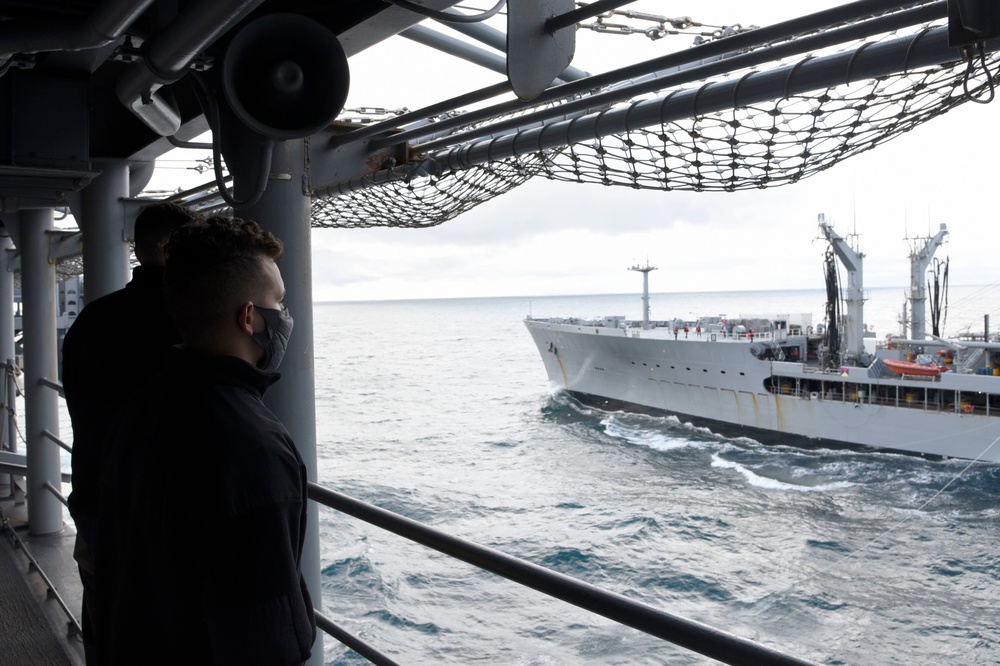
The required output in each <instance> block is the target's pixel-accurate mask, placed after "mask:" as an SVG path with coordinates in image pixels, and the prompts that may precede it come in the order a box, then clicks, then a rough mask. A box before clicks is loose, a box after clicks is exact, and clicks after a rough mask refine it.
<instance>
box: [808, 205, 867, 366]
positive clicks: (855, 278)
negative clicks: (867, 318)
mask: <svg viewBox="0 0 1000 666" xmlns="http://www.w3.org/2000/svg"><path fill="white" fill-rule="evenodd" d="M819 230H820V233H821V234H823V236H824V237H826V239H827V240H828V241H829V242H830V247H831V248H833V252H834V254H836V255H837V258H838V259H839V260H840V263H841V264H843V266H844V269H845V270H847V289H846V291H847V298H846V299H845V300H846V301H847V314H846V316H845V322H844V336H845V337H846V338H847V345H846V350H845V351H846V352H847V355H848V356H850V357H853V358H860V357H861V356H862V355H863V354H864V351H865V342H864V308H865V299H864V292H863V278H864V275H863V261H864V257H865V255H864V254H862V253H861V252H858V251H857V250H855V249H854V248H852V247H851V246H850V244H849V243H848V242H847V240H845V239H844V238H842V237H841V236H840V235H839V234H837V232H835V231H834V230H833V227H831V226H830V224H829V223H827V221H826V216H825V215H823V214H822V213H820V214H819Z"/></svg>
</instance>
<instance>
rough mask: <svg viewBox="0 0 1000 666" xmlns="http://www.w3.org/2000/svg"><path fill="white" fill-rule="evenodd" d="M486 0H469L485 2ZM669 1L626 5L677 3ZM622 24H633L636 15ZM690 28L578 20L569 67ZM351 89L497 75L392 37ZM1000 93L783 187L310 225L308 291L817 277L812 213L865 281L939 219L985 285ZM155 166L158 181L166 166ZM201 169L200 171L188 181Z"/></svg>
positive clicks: (472, 291) (966, 270) (737, 285)
mask: <svg viewBox="0 0 1000 666" xmlns="http://www.w3.org/2000/svg"><path fill="white" fill-rule="evenodd" d="M688 4H689V5H690V7H689V8H688V10H687V11H685V12H683V14H684V15H688V16H691V17H692V18H693V19H695V20H696V21H700V22H702V23H705V24H713V25H722V24H732V23H740V24H742V25H750V24H756V25H768V24H770V23H772V22H774V21H777V20H780V19H782V18H790V17H791V16H793V15H794V14H793V12H794V13H798V14H802V13H807V12H810V11H815V10H818V9H821V8H823V7H826V6H830V5H831V4H834V3H831V2H819V1H814V2H808V1H803V0H800V1H791V0H772V1H771V2H764V3H746V2H722V1H717V2H711V1H710V0H706V1H704V2H701V3H688ZM492 5H493V0H489V1H488V2H478V6H481V7H483V6H492ZM679 5H681V3H663V2H657V1H655V0H640V1H639V2H636V3H634V4H632V5H630V6H629V8H630V9H633V10H637V11H648V12H650V13H661V14H662V13H663V11H664V10H665V9H666V8H667V6H669V7H670V8H672V9H673V10H674V12H675V14H673V15H680V14H681V10H679V9H677V6H679ZM629 23H631V24H632V25H635V26H640V25H643V24H641V23H639V22H635V21H631V22H629ZM690 43H691V38H690V37H670V38H667V39H664V40H660V41H657V42H652V41H650V40H648V39H646V38H645V37H640V36H638V35H632V36H620V35H607V34H602V35H598V34H595V33H592V32H589V31H580V32H578V38H577V50H576V57H575V59H574V61H573V64H574V66H576V67H579V68H581V69H584V70H587V71H590V72H595V73H596V72H600V71H605V70H607V69H611V68H614V67H616V66H621V65H623V64H628V63H631V62H639V61H641V60H645V59H648V58H651V57H655V56H657V55H662V54H664V53H666V52H669V51H671V50H676V49H679V48H685V47H687V46H688V45H689V44H690ZM351 76H352V81H351V95H350V97H349V99H348V103H347V106H348V108H351V107H355V106H369V107H385V108H399V107H408V108H410V109H416V108H420V107H421V106H423V105H425V104H427V103H430V102H432V101H437V100H439V99H442V98H446V97H448V96H451V95H454V94H458V93H462V92H467V91H469V90H472V89H476V88H479V87H482V86H484V85H488V84H491V83H495V82H497V81H499V80H500V77H499V75H497V74H494V73H492V72H487V71H483V70H481V69H478V68H476V67H474V66H472V65H469V64H466V63H463V62H460V61H457V60H455V59H454V58H451V57H447V56H441V55H440V54H437V53H436V52H434V51H433V50H431V49H428V48H427V47H424V46H420V45H417V44H414V43H412V42H410V41H408V40H405V39H402V38H396V39H394V40H391V41H390V42H389V43H385V44H382V45H380V46H378V47H376V48H374V49H371V50H370V51H368V52H365V53H363V54H360V55H358V56H356V57H354V58H352V59H351ZM998 120H1000V101H998V102H994V103H993V104H991V105H979V104H973V103H968V104H965V105H963V106H962V107H960V108H959V109H957V110H955V111H952V112H951V113H949V114H947V115H946V116H944V117H943V118H938V119H935V120H933V121H931V122H929V123H927V124H925V125H924V126H921V127H919V128H917V129H916V130H914V131H912V132H909V133H908V134H906V135H904V136H902V137H899V138H897V139H895V140H893V141H891V142H890V143H888V144H886V145H884V146H881V147H879V148H876V149H875V150H874V151H870V152H868V153H866V154H863V155H860V156H857V157H854V158H851V159H849V160H846V161H845V162H843V163H841V164H839V165H837V166H834V167H833V168H832V169H830V170H828V171H826V172H824V173H821V174H819V175H816V176H813V177H811V178H809V179H806V180H804V181H802V182H800V183H797V184H795V185H790V186H783V187H777V188H773V189H767V190H755V191H750V192H736V193H690V192H648V191H635V190H631V189H629V188H623V187H605V186H601V185H593V184H584V185H578V184H568V183H559V182H553V181H548V180H544V179H540V178H536V179H534V180H532V181H529V182H528V183H526V184H525V185H522V186H521V187H519V188H516V189H515V190H513V191H511V192H509V193H508V194H506V195H503V196H500V197H497V198H495V199H493V200H492V201H490V202H488V203H485V204H483V205H481V206H479V207H477V208H475V209H473V210H472V211H470V212H468V213H466V214H464V215H462V216H460V217H458V218H456V219H455V220H452V221H449V222H446V223H444V224H443V225H441V226H439V227H435V228H430V229H317V230H314V232H313V248H314V255H313V270H314V287H313V291H314V296H315V299H316V300H318V301H319V300H381V299H396V298H445V297H467V296H540V295H558V294H597V293H630V292H636V291H639V290H640V289H641V277H640V276H638V275H637V274H635V273H632V272H629V271H627V270H626V267H627V266H631V265H633V264H635V263H637V262H638V263H644V262H646V261H647V260H648V261H649V262H650V263H651V264H652V265H654V266H657V267H659V269H660V270H658V271H656V272H655V273H653V274H652V275H651V280H650V281H651V285H650V288H651V290H652V291H654V292H686V291H731V290H756V289H788V288H822V286H823V285H822V277H821V270H820V262H821V259H822V256H823V251H824V245H823V244H822V243H820V242H818V241H817V240H816V238H817V235H818V233H817V226H816V217H817V214H819V213H824V214H825V215H826V217H827V219H828V220H829V219H831V218H832V220H833V224H834V228H835V229H836V230H837V231H838V232H839V233H840V234H841V235H847V234H849V233H853V232H857V233H859V234H860V235H861V243H862V249H863V251H864V252H865V254H866V260H865V286H867V287H889V286H900V287H902V286H905V285H906V284H907V282H908V279H909V261H908V254H909V245H908V243H907V242H906V240H905V239H906V238H912V237H915V236H922V235H927V234H929V233H935V232H936V231H937V229H938V228H939V226H940V225H941V224H947V225H948V229H949V231H950V235H949V237H948V240H947V242H946V244H945V245H944V247H943V248H942V249H941V250H939V251H938V254H937V255H936V256H937V257H939V258H944V257H946V256H948V257H951V258H952V259H953V261H952V262H951V268H950V272H951V282H952V284H966V285H973V284H994V283H996V282H998V280H1000V275H998V271H997V269H996V266H997V257H998V255H1000V233H998V232H997V231H996V228H995V227H996V225H997V221H998V216H1000V213H998V207H997V204H996V198H995V191H996V189H997V184H996V183H997V178H996V157H995V156H996V155H997V149H998V148H1000V139H998V134H1000V133H998V132H997V129H996V128H997V124H998ZM178 173H180V172H177V171H167V170H164V171H163V172H161V173H160V174H159V175H158V176H157V180H156V181H154V185H158V186H162V185H164V184H165V183H167V181H168V180H171V181H173V180H176V181H177V183H178V186H190V185H188V184H187V183H188V182H190V180H188V181H186V182H182V181H180V180H179V179H177V174H178ZM204 180H208V178H207V177H202V178H200V179H199V180H198V181H197V182H202V181H204Z"/></svg>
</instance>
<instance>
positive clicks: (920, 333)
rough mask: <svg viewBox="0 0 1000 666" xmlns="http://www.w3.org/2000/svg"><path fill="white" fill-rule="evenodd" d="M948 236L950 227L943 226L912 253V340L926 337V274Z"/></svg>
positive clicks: (920, 339)
mask: <svg viewBox="0 0 1000 666" xmlns="http://www.w3.org/2000/svg"><path fill="white" fill-rule="evenodd" d="M947 235H948V226H947V225H946V224H942V225H941V229H940V231H938V232H937V233H936V234H934V236H933V237H929V238H924V239H917V240H923V241H925V242H924V245H923V247H921V248H919V249H916V250H914V249H912V248H911V251H910V339H911V340H917V341H918V342H919V341H922V340H924V338H925V337H926V334H927V332H926V325H927V315H926V304H927V290H926V289H924V274H925V273H926V272H927V269H928V267H929V266H930V264H931V259H932V258H933V257H934V253H935V252H936V251H937V249H938V248H939V247H941V244H942V243H943V242H944V237H945V236H947Z"/></svg>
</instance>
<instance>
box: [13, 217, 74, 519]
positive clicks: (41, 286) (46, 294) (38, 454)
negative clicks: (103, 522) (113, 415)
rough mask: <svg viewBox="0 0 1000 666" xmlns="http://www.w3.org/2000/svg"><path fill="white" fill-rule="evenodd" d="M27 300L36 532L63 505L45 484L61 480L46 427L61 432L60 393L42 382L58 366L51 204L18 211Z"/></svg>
mask: <svg viewBox="0 0 1000 666" xmlns="http://www.w3.org/2000/svg"><path fill="white" fill-rule="evenodd" d="M18 222H19V232H20V233H19V240H18V242H19V243H20V246H21V248H20V249H21V284H22V294H23V301H24V316H23V318H22V324H23V328H24V391H25V396H24V416H25V439H26V440H27V445H26V454H27V461H28V478H27V482H28V528H29V530H30V532H31V533H32V534H52V533H55V532H59V531H61V530H62V529H63V513H62V510H63V506H62V504H61V503H60V502H59V500H58V499H57V498H56V497H55V496H54V495H53V494H52V493H51V492H49V491H48V490H47V489H46V484H51V486H52V487H54V488H56V489H59V488H61V484H62V476H61V473H60V461H59V447H58V446H56V445H55V444H54V443H53V442H52V441H51V440H49V439H48V438H46V437H45V436H44V435H43V434H42V433H43V431H45V430H48V431H49V432H52V433H58V432H59V396H58V395H57V394H56V392H55V391H52V390H50V389H48V388H46V387H44V386H42V384H41V383H40V380H41V379H42V378H43V377H55V376H57V374H58V372H59V367H58V360H57V359H58V351H57V350H58V343H57V342H56V271H55V263H54V261H53V259H52V255H51V252H50V248H49V232H50V231H52V229H53V228H54V222H53V215H52V209H51V208H49V209H40V210H25V211H21V212H20V213H18Z"/></svg>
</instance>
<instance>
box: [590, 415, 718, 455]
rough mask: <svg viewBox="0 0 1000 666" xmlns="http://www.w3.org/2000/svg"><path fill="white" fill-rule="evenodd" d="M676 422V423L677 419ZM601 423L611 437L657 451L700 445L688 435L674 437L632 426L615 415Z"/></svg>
mask: <svg viewBox="0 0 1000 666" xmlns="http://www.w3.org/2000/svg"><path fill="white" fill-rule="evenodd" d="M671 418H672V417H671ZM674 422H675V423H676V419H675V420H674ZM601 425H602V426H604V432H605V434H606V435H608V436H609V437H614V438H616V439H623V440H625V441H626V442H628V443H629V444H635V445H636V446H645V447H647V448H650V449H655V450H656V451H671V450H673V449H683V448H688V447H692V446H697V445H698V444H697V442H693V441H691V440H690V439H688V438H686V437H673V436H670V435H669V434H666V433H663V432H658V431H656V430H647V429H644V428H630V427H628V426H626V425H622V424H621V423H620V422H619V421H618V420H617V419H616V418H615V417H614V416H613V415H612V416H609V417H608V418H606V419H604V420H603V421H601Z"/></svg>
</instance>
